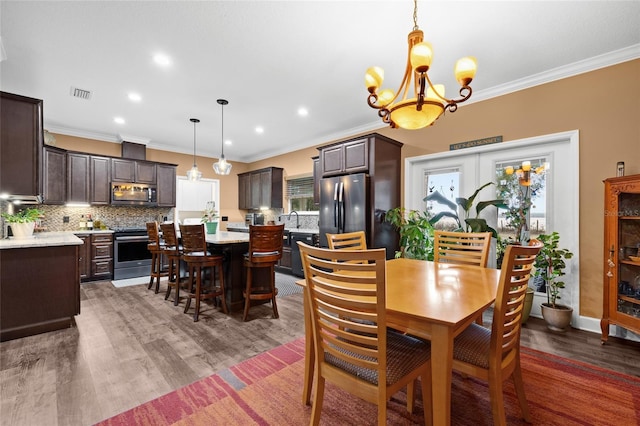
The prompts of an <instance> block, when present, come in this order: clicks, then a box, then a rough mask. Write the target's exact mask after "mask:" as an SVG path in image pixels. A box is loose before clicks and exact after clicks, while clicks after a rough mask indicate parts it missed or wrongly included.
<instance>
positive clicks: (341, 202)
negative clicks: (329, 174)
mask: <svg viewBox="0 0 640 426" xmlns="http://www.w3.org/2000/svg"><path fill="white" fill-rule="evenodd" d="M339 200H340V201H339V203H338V204H339V205H340V210H339V212H340V218H339V219H338V222H339V223H340V229H339V231H338V232H344V220H345V218H346V217H345V214H346V211H345V210H346V209H345V208H344V183H342V182H340V194H339Z"/></svg>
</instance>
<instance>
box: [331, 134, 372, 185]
mask: <svg viewBox="0 0 640 426" xmlns="http://www.w3.org/2000/svg"><path fill="white" fill-rule="evenodd" d="M320 170H321V171H322V176H323V177H328V176H338V175H346V174H351V173H361V172H367V171H368V170H369V139H368V138H360V139H355V140H351V141H346V142H340V143H339V144H334V145H329V146H326V147H323V148H320Z"/></svg>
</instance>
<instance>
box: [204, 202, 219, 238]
mask: <svg viewBox="0 0 640 426" xmlns="http://www.w3.org/2000/svg"><path fill="white" fill-rule="evenodd" d="M215 206H216V203H215V202H213V201H209V202H208V203H207V207H206V208H205V209H204V211H203V212H202V223H204V225H205V227H206V228H207V234H215V233H216V230H217V229H218V222H216V221H215V220H216V219H217V218H218V217H220V216H218V211H217V210H216V209H215Z"/></svg>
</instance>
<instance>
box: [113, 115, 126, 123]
mask: <svg viewBox="0 0 640 426" xmlns="http://www.w3.org/2000/svg"><path fill="white" fill-rule="evenodd" d="M113 121H114V122H116V123H118V124H124V118H122V117H114V118H113Z"/></svg>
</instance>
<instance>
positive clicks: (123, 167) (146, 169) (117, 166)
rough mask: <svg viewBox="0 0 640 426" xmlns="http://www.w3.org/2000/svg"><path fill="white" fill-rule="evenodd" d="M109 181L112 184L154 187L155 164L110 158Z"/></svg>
mask: <svg viewBox="0 0 640 426" xmlns="http://www.w3.org/2000/svg"><path fill="white" fill-rule="evenodd" d="M111 180H112V181H113V182H127V183H129V182H131V183H133V182H135V183H148V184H153V185H155V183H156V163H152V162H150V161H140V160H130V159H127V158H112V159H111Z"/></svg>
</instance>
